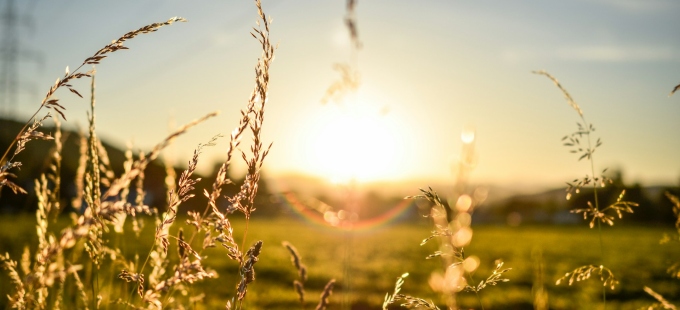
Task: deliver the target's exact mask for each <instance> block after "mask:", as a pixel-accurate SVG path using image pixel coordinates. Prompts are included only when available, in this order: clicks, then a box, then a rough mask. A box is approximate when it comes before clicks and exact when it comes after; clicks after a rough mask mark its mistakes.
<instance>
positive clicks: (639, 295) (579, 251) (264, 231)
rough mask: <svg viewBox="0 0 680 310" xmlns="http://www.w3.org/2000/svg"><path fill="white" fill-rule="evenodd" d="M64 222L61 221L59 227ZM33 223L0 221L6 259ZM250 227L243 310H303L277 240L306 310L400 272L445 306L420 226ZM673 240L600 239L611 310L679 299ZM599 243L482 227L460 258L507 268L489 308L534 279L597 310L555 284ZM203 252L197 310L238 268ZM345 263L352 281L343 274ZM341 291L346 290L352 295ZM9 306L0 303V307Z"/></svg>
mask: <svg viewBox="0 0 680 310" xmlns="http://www.w3.org/2000/svg"><path fill="white" fill-rule="evenodd" d="M65 222H66V221H65V219H64V220H63V221H62V224H65ZM34 224H35V219H34V218H32V217H28V216H24V217H19V218H11V217H3V218H2V219H0V227H2V228H3V229H2V230H0V248H2V249H6V250H7V251H8V252H9V253H10V255H11V256H12V257H20V256H21V252H22V251H23V246H24V244H30V245H31V247H32V248H35V247H36V246H37V244H36V242H35V238H34V234H35V229H34ZM250 225H251V231H252V234H251V235H250V236H251V237H252V238H253V239H259V240H262V241H263V242H264V246H265V249H264V250H263V253H262V259H261V260H260V261H259V262H258V265H257V267H258V269H257V273H256V274H257V278H256V279H257V280H256V281H255V282H254V283H253V285H252V286H250V287H249V291H248V295H249V298H248V299H246V303H245V304H244V307H245V308H246V309H301V306H300V302H299V301H298V300H297V295H296V293H295V291H294V288H293V284H292V283H293V280H294V279H295V278H296V271H295V268H294V266H293V264H291V259H290V255H289V253H288V251H287V250H286V249H285V248H284V247H283V246H281V243H282V242H283V241H289V242H290V243H292V244H293V245H295V246H296V247H297V249H298V251H299V253H300V255H301V258H302V261H303V262H304V263H305V264H306V265H307V268H308V276H309V279H308V280H307V282H306V284H305V290H306V292H307V300H308V301H307V302H306V303H307V308H310V307H314V305H316V303H317V302H318V298H319V295H320V294H321V291H322V290H323V287H324V285H325V283H326V282H327V281H328V279H330V278H335V279H336V281H337V284H336V287H335V289H334V293H333V295H332V296H331V304H330V306H329V307H328V309H380V308H381V305H382V303H383V299H384V296H385V293H387V292H391V291H392V290H393V287H394V281H395V279H396V277H397V276H399V275H401V274H402V273H404V272H409V273H410V276H409V277H408V278H406V283H405V284H404V286H403V288H402V291H403V293H405V294H410V295H414V296H419V297H421V298H424V299H428V300H429V299H431V300H432V301H434V302H435V303H437V304H438V305H439V306H440V307H442V306H443V304H444V301H443V299H441V297H440V296H439V295H437V294H435V293H433V291H432V290H431V289H430V287H429V285H428V279H429V278H430V276H431V273H432V272H435V271H439V272H441V270H442V264H441V262H440V261H439V260H436V259H430V260H426V259H425V257H426V256H427V255H429V254H430V253H431V252H433V251H434V250H436V246H434V245H428V244H426V245H425V246H422V247H421V246H419V244H420V242H421V241H422V239H424V238H425V237H427V236H428V235H429V233H430V230H431V227H430V225H429V224H427V223H422V224H396V225H388V226H383V227H376V228H374V229H373V230H369V231H360V232H355V233H353V234H351V235H350V234H348V233H347V232H346V231H343V230H338V229H332V228H330V227H322V226H319V225H315V224H310V223H307V222H304V221H300V220H298V219H271V220H254V221H252V222H251V223H250ZM243 226H244V221H242V220H235V221H233V227H234V230H235V231H242V230H243V228H244V227H243ZM129 231H131V230H129ZM671 232H672V228H670V227H668V228H663V227H640V226H636V227H616V228H613V229H611V230H610V231H608V232H607V233H606V234H605V241H606V244H607V245H608V248H607V250H608V253H617V255H614V254H612V255H611V256H610V257H608V258H607V259H608V262H609V266H610V268H611V269H613V270H615V271H616V273H617V276H619V277H620V278H621V284H620V286H618V287H617V288H616V289H615V290H614V291H612V292H610V293H609V295H608V308H609V309H640V308H642V307H645V306H648V305H650V304H652V303H653V300H652V298H651V297H650V296H649V295H647V294H645V293H644V292H643V291H642V287H643V286H649V287H652V288H653V289H654V290H655V291H657V292H659V293H661V294H663V295H664V296H665V297H666V298H667V299H669V300H671V301H676V302H677V301H678V300H680V295H678V291H680V283H678V281H675V280H673V279H671V278H670V277H669V276H668V275H667V273H666V269H667V268H668V266H669V265H670V263H671V262H672V260H673V258H674V257H678V255H680V249H679V248H677V247H675V246H671V245H668V244H665V245H663V244H660V242H659V240H660V239H661V237H662V236H663V234H668V233H671ZM152 236H153V227H147V228H146V229H145V230H144V232H143V233H142V234H141V235H140V237H139V238H138V237H136V236H135V234H133V233H131V232H128V233H126V234H125V235H121V236H112V237H113V238H112V239H111V240H112V242H114V243H115V242H120V240H127V241H126V242H124V243H121V246H123V247H124V248H125V250H126V252H127V253H138V254H140V255H141V253H143V252H144V251H146V250H148V248H149V247H151V245H152V241H153V238H152ZM236 237H240V236H239V235H238V234H236ZM597 239H598V237H597V234H596V233H595V232H594V231H592V230H589V229H587V228H585V227H573V226H526V227H523V226H520V227H514V228H510V227H502V226H480V227H476V228H475V234H474V237H473V242H472V243H471V245H470V246H469V247H467V248H466V251H467V252H469V253H473V254H474V255H476V256H478V257H479V259H480V261H482V262H493V261H494V260H495V259H499V258H502V259H503V260H504V261H505V262H506V265H508V266H511V267H512V270H511V271H509V272H508V273H507V274H506V276H507V278H509V279H510V281H509V282H507V283H503V284H502V285H499V286H492V287H489V288H488V289H485V290H484V291H483V295H482V300H483V303H484V306H485V308H487V309H533V303H534V297H533V295H532V288H533V287H535V286H537V285H541V283H540V282H539V281H542V285H544V286H545V288H546V290H547V292H548V300H549V308H550V309H597V308H598V307H600V306H601V300H599V297H600V296H599V290H600V286H601V284H600V282H599V280H597V279H590V280H586V281H585V282H584V283H581V284H580V285H574V286H556V285H555V281H556V279H558V278H559V277H561V276H562V275H563V274H564V273H565V272H567V271H569V269H570V267H571V266H576V265H579V264H584V263H587V262H589V261H592V260H593V259H595V258H596V257H597V247H598V246H597V242H598V241H597ZM132 240H134V241H132ZM137 240H138V242H137ZM347 251H349V252H347ZM204 254H205V255H206V256H207V258H206V259H205V262H204V263H205V264H206V265H207V266H211V267H212V268H214V269H215V271H216V272H217V273H218V274H219V275H220V277H219V278H217V279H208V280H206V281H204V282H200V283H198V284H197V285H195V286H194V287H193V290H195V291H198V292H201V293H202V294H205V300H204V301H202V302H200V303H197V304H196V305H195V306H196V307H195V309H215V308H222V307H223V305H224V304H225V303H226V301H227V296H229V295H230V293H231V292H232V290H233V287H234V286H235V285H236V283H237V282H238V278H237V277H235V276H234V275H235V274H236V273H237V270H236V266H235V265H234V264H233V263H232V262H231V261H230V260H229V258H227V257H225V256H224V254H223V253H220V251H206V252H205V253H204ZM130 259H134V256H131V257H130ZM171 259H173V260H174V259H176V256H175V257H171ZM347 264H349V268H350V273H349V275H350V278H349V279H348V278H347V277H346V274H345V271H344V269H345V267H346V265H347ZM536 266H543V271H542V272H539V271H538V270H537V269H536ZM492 267H493V266H492V265H491V264H482V265H481V266H480V268H479V270H478V273H479V274H487V273H488V272H489V271H490V270H491V269H492ZM99 278H100V281H101V284H100V285H102V288H103V289H104V290H106V286H107V285H109V284H108V283H110V281H120V280H118V279H115V275H114V274H111V273H108V272H103V273H102V274H101V275H100V276H99ZM0 279H1V281H0V293H1V294H2V295H7V294H9V293H10V291H11V290H12V287H11V286H10V285H9V279H8V278H7V275H6V274H3V275H2V277H0ZM537 279H542V280H537ZM346 284H349V285H350V291H349V292H347V291H346V287H345V285H346ZM126 291H127V290H126ZM6 301H7V300H6V299H3V301H2V304H3V305H4V307H5V308H6V307H7V304H6ZM458 301H459V305H460V307H461V308H462V309H468V308H477V307H478V304H477V300H476V299H475V297H474V294H472V293H461V294H459V295H458ZM391 309H396V307H393V308H391Z"/></svg>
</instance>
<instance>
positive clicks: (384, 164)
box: [307, 102, 404, 184]
mask: <svg viewBox="0 0 680 310" xmlns="http://www.w3.org/2000/svg"><path fill="white" fill-rule="evenodd" d="M315 127H316V128H315V129H314V130H315V132H314V133H313V134H312V135H313V138H312V141H310V142H312V143H310V144H309V147H310V148H311V149H310V150H309V152H310V153H311V154H313V155H314V156H310V157H308V158H309V159H310V162H309V163H307V164H308V165H309V166H308V167H309V170H310V171H312V172H313V173H314V174H316V175H320V176H322V177H324V178H326V179H328V180H329V181H331V182H333V183H340V184H342V183H348V182H350V181H358V182H367V181H377V180H387V179H390V178H393V177H395V176H397V173H398V172H399V167H398V166H399V163H400V162H401V161H402V158H403V154H404V152H403V148H404V146H403V145H402V143H401V141H400V140H401V139H400V137H402V136H403V135H401V133H402V132H403V130H401V129H400V127H399V126H398V124H397V122H396V120H394V118H392V117H390V115H389V114H388V112H387V110H386V109H385V108H376V107H375V106H371V105H370V104H367V103H363V102H358V103H356V104H354V105H349V104H329V105H327V106H325V109H324V110H323V111H322V113H321V115H319V118H318V119H317V122H316V125H315Z"/></svg>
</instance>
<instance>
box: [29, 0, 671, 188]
mask: <svg viewBox="0 0 680 310" xmlns="http://www.w3.org/2000/svg"><path fill="white" fill-rule="evenodd" d="M18 6H19V7H20V8H22V9H25V8H27V7H28V6H27V5H26V2H21V3H19V5H18ZM263 6H264V9H265V11H266V12H267V13H268V14H269V15H270V16H272V17H273V19H274V23H273V25H272V38H273V40H274V41H276V42H279V43H280V45H279V49H278V50H277V56H276V60H275V62H274V64H273V68H272V81H271V88H270V99H271V101H270V102H269V105H268V107H267V113H268V114H267V117H266V123H265V129H264V130H265V132H264V138H265V140H267V141H274V147H273V149H272V152H271V155H270V157H269V162H267V163H266V164H265V169H266V173H268V174H269V175H272V176H276V175H284V174H288V173H304V174H312V175H317V176H320V177H324V178H329V179H330V178H333V176H332V175H330V174H334V173H338V171H345V172H347V171H354V172H351V173H355V174H356V175H355V176H356V177H359V178H360V179H361V178H364V179H365V180H366V181H369V180H377V179H390V180H396V179H405V178H419V179H426V180H427V179H431V180H450V179H452V175H451V169H450V167H451V165H452V163H453V162H455V161H456V159H457V158H458V155H459V153H460V149H461V142H460V138H459V137H460V133H461V131H462V130H463V128H467V127H474V128H475V130H476V137H477V140H476V151H477V158H478V166H477V168H476V170H475V171H474V174H473V178H474V179H476V180H477V181H479V182H488V183H499V184H509V183H512V184H526V185H534V186H536V185H538V186H544V187H549V186H558V185H559V184H561V183H562V181H566V180H570V179H573V178H575V177H581V176H583V175H585V174H586V173H589V166H588V165H587V164H586V163H584V162H578V161H577V160H576V159H577V158H576V157H574V156H573V155H572V154H569V153H568V150H567V149H566V148H564V147H562V146H561V142H560V139H561V137H563V136H564V135H567V134H569V133H571V132H572V131H574V130H575V129H576V126H575V124H576V122H577V121H578V120H579V119H578V115H577V114H576V113H574V111H573V110H571V108H570V107H569V106H568V105H567V104H566V102H565V101H564V99H563V98H562V96H561V94H560V93H559V91H558V90H557V88H555V87H554V86H553V85H552V84H551V83H550V81H549V80H547V79H546V78H545V77H542V76H537V75H533V74H531V73H530V72H531V71H532V70H540V69H545V70H547V71H548V72H550V73H552V74H553V75H554V76H556V77H557V78H558V79H559V80H560V81H561V82H562V84H563V85H564V86H565V87H566V88H567V89H568V90H569V92H570V93H571V94H572V96H573V97H574V99H575V100H576V102H578V103H579V104H580V106H581V108H582V109H583V111H584V113H585V116H586V118H587V119H588V120H589V121H590V122H592V123H593V124H594V125H595V126H596V128H597V131H596V134H598V136H599V137H601V138H602V140H603V141H604V145H603V146H602V148H601V149H600V150H598V153H597V154H596V158H595V160H596V166H598V170H601V169H603V168H605V167H610V169H612V168H622V169H624V171H625V172H626V177H627V179H628V181H639V182H644V183H647V184H658V183H674V184H677V182H678V180H679V179H680V160H678V158H680V157H679V156H678V154H680V139H678V134H679V133H680V96H678V95H676V96H673V97H670V98H669V97H668V93H669V92H670V90H671V89H672V88H673V86H675V85H677V84H679V83H680V36H678V34H677V31H678V29H680V19H678V18H677V17H678V13H680V2H676V1H670V0H668V1H666V0H645V1H636V0H574V1H552V0H551V1H545V0H543V1H538V0H534V1H532V0H525V1H491V0H483V1H404V0H392V1H359V2H358V6H357V19H358V26H359V36H360V39H361V41H362V42H363V48H362V49H361V50H360V51H359V53H358V58H357V59H358V61H357V64H358V69H359V71H360V73H361V81H362V84H361V86H360V90H359V92H358V93H357V94H356V95H355V96H352V97H351V102H349V103H346V104H327V105H322V104H321V103H320V99H321V97H322V96H323V94H324V92H325V90H326V88H327V87H328V86H329V85H330V84H331V83H332V82H333V81H334V80H335V79H336V78H337V77H338V76H337V73H336V72H335V71H333V69H332V66H333V64H334V63H343V62H348V61H349V56H350V46H349V43H348V39H347V33H346V30H345V28H344V26H343V22H342V19H343V17H344V14H345V12H344V1H339V0H334V1H311V0H288V1H283V0H263ZM30 7H31V9H30V12H29V13H30V14H31V15H32V17H33V21H34V28H33V31H26V32H23V33H24V36H23V37H22V39H23V41H22V44H23V46H24V47H25V48H30V49H33V50H37V51H40V52H41V53H42V54H43V55H44V60H45V61H44V67H41V66H36V65H33V64H31V63H22V65H21V70H22V71H21V78H22V80H25V81H30V82H31V83H33V84H35V85H36V86H37V89H38V90H39V91H38V94H36V95H29V94H26V93H22V95H21V96H20V101H21V102H20V104H21V107H20V113H19V118H21V117H24V118H25V117H28V115H30V112H32V111H33V110H34V109H35V108H36V107H37V105H38V104H39V100H40V98H41V96H40V95H41V94H43V93H44V92H45V91H47V89H48V88H49V86H50V85H51V84H52V83H53V81H54V79H55V78H57V77H58V76H61V75H62V74H63V70H64V68H65V67H66V66H67V65H68V66H70V67H71V68H74V67H76V66H77V65H78V64H80V62H82V60H83V59H84V58H86V57H88V56H89V55H91V54H92V53H94V52H95V51H96V50H98V49H99V48H101V47H102V46H104V45H105V44H107V43H108V42H110V41H111V40H113V39H116V38H117V37H119V36H120V35H122V34H123V33H125V32H127V31H130V30H133V29H136V28H138V27H140V26H142V25H145V24H149V23H151V22H156V21H164V20H166V19H168V18H170V17H172V16H176V15H178V16H182V17H185V18H187V19H188V20H189V22H188V23H184V24H176V25H173V26H171V27H167V28H163V29H161V30H160V31H158V32H157V33H153V34H149V35H144V36H141V37H139V38H135V39H134V40H133V41H130V42H129V43H128V44H127V46H128V47H130V48H131V49H130V50H129V51H123V52H119V53H118V52H117V53H114V54H113V55H111V57H110V59H106V60H105V61H103V62H102V64H101V65H99V66H98V67H97V71H98V75H97V85H98V86H97V102H98V105H97V115H98V130H99V133H100V135H101V136H102V137H104V138H107V139H110V140H111V141H113V142H114V143H116V144H118V145H121V146H123V145H125V143H126V142H127V141H134V145H135V146H136V147H139V148H143V149H146V148H149V147H151V146H152V145H154V144H155V143H156V142H158V141H160V140H161V139H163V137H164V136H165V135H166V134H167V133H168V131H169V129H168V123H169V121H170V120H171V119H173V120H174V122H175V123H176V124H177V125H179V124H182V123H186V122H189V121H190V120H192V119H195V118H198V117H200V116H202V115H203V114H206V113H208V112H211V111H214V110H220V111H221V112H222V114H221V115H220V116H219V117H218V118H216V119H214V120H211V121H209V122H207V123H206V124H204V125H202V126H200V127H198V128H196V129H195V130H193V131H192V132H191V133H190V134H188V135H187V136H186V137H183V138H182V139H180V140H179V141H178V144H177V145H176V146H175V147H174V148H172V149H171V152H172V154H174V155H173V157H174V158H176V160H177V161H178V162H184V161H186V160H187V159H188V158H189V156H190V155H191V152H192V150H193V148H194V147H195V146H196V144H198V143H201V142H205V141H207V140H208V139H209V138H210V137H212V136H213V135H214V134H217V133H223V134H228V133H229V132H230V131H231V130H232V128H233V127H234V126H235V125H236V123H237V119H238V110H239V109H240V108H241V107H243V106H244V105H245V102H246V100H247V98H248V95H249V94H250V91H251V90H252V87H253V77H254V76H253V74H254V73H253V67H254V65H255V62H256V60H257V57H258V56H259V51H258V45H257V42H256V41H254V40H253V39H252V38H251V37H250V35H249V34H248V32H249V29H250V28H251V27H252V26H254V25H255V20H256V11H255V7H254V5H253V4H252V2H251V1H201V2H191V3H190V2H186V1H174V0H172V1H115V2H113V1H109V2H104V1H85V0H72V1H45V0H41V1H38V0H37V1H34V2H33V4H32V5H31V6H30ZM76 87H78V89H80V90H81V92H83V93H86V92H87V89H88V87H87V85H86V83H78V84H77V85H76ZM57 97H59V98H61V99H62V103H63V104H65V105H66V107H67V109H68V110H67V117H69V122H68V123H69V124H70V125H71V126H74V125H75V124H80V125H81V126H83V125H84V124H85V110H86V107H87V101H86V100H80V99H78V98H76V97H74V96H71V95H70V94H67V93H65V92H64V93H60V94H58V96H57ZM357 115H359V117H358V119H352V117H356V116H357ZM348 117H349V118H348ZM363 123H371V124H373V125H359V124H363ZM343 126H346V127H343ZM361 126H374V127H361ZM343 128H344V129H343ZM371 128H372V129H371ZM367 131H371V132H372V133H371V134H365V135H364V134H361V132H367ZM342 132H346V133H347V135H348V136H349V138H348V139H346V140H347V141H345V139H344V138H343V137H342V135H341V134H340V133H342ZM352 135H357V136H358V137H357V138H356V139H354V138H353V136H352ZM362 139H367V140H362ZM328 140H331V141H334V140H342V141H341V142H338V143H335V144H333V143H331V144H329V143H327V141H328ZM324 141H326V142H324ZM352 141H354V142H352ZM370 141H376V142H377V141H380V143H371V142H370ZM352 143H355V144H352ZM225 148H226V141H223V142H222V143H221V144H219V145H218V146H217V147H214V148H213V149H212V150H210V151H209V152H206V154H205V155H204V156H205V157H204V158H205V160H204V162H202V164H203V165H204V167H203V168H202V169H204V170H206V169H209V168H210V167H212V161H214V160H218V159H219V158H220V156H221V154H222V153H223V151H224V149H225ZM331 149H332V150H335V151H333V152H332V153H334V154H337V153H341V154H344V155H343V156H344V157H345V158H352V159H351V160H341V159H340V158H339V157H333V155H330V154H329V151H328V150H331ZM348 150H349V151H348ZM357 154H359V155H357ZM348 165H349V166H352V167H361V168H360V169H356V170H353V169H352V168H351V167H350V168H345V167H349V166H348ZM371 167H373V168H375V169H376V170H375V171H372V172H371V171H370V170H371V169H373V168H371ZM362 171H363V172H362ZM367 171H368V172H371V173H368V172H367ZM364 172H367V173H364Z"/></svg>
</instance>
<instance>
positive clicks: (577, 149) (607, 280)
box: [532, 70, 638, 309]
mask: <svg viewBox="0 0 680 310" xmlns="http://www.w3.org/2000/svg"><path fill="white" fill-rule="evenodd" d="M532 73H534V74H538V75H543V76H545V77H547V78H548V79H550V80H551V81H552V82H553V84H555V86H556V87H557V88H558V89H559V90H560V91H561V92H562V95H563V96H564V98H565V99H566V100H567V103H568V104H569V106H571V107H572V109H574V110H575V111H576V113H578V115H579V118H580V119H581V121H580V122H578V123H577V126H578V129H577V130H576V131H575V132H573V133H572V134H571V135H567V136H565V137H563V138H562V141H564V146H567V147H569V148H571V150H570V152H571V153H575V154H578V155H579V158H578V160H579V161H580V160H583V159H587V160H588V161H589V162H590V173H591V176H592V177H591V176H589V175H586V176H585V177H584V178H583V179H575V180H574V181H572V182H567V189H566V190H567V200H568V199H570V198H571V197H572V195H573V194H574V193H579V192H580V191H581V189H582V188H584V187H586V186H590V187H591V188H592V190H593V201H594V204H593V203H591V202H590V201H588V206H587V207H585V208H580V209H575V210H572V211H571V212H572V213H576V214H582V215H583V218H584V219H585V220H588V218H590V224H589V225H590V228H593V227H594V225H595V223H597V231H598V237H599V245H600V253H599V256H600V262H599V265H586V266H581V267H579V268H576V269H575V270H574V271H571V272H568V273H567V274H565V275H564V276H563V277H562V278H560V279H559V280H557V284H560V283H561V282H562V281H563V280H565V279H569V285H571V284H572V283H573V282H574V281H581V280H585V279H588V278H590V276H591V274H593V273H597V274H598V275H599V276H600V281H602V282H603V283H602V284H603V285H602V306H603V308H604V309H606V307H607V290H606V289H607V287H609V288H610V289H612V290H613V289H614V288H615V286H616V285H617V284H618V283H619V281H618V280H617V279H616V277H615V276H614V273H613V272H612V271H611V270H610V269H609V268H607V267H605V249H604V241H603V237H602V223H606V224H609V225H610V226H611V225H614V216H613V215H610V214H608V212H613V213H615V214H616V215H617V216H618V218H621V217H622V213H624V212H626V213H633V209H632V208H631V207H635V206H638V204H637V203H634V202H629V201H624V200H623V197H624V194H625V190H624V191H622V192H621V194H620V195H619V197H618V199H617V200H616V202H614V203H613V204H611V205H609V206H607V207H604V208H603V207H601V205H600V200H599V197H598V188H600V187H605V186H606V184H611V183H612V180H611V179H609V178H607V177H606V176H604V173H605V172H606V171H607V169H604V170H603V171H602V174H601V176H599V177H597V176H596V174H595V159H594V156H593V154H594V153H595V150H597V148H598V147H600V146H601V145H602V141H601V140H600V139H599V138H598V139H597V140H596V141H595V142H594V143H593V141H592V140H593V137H592V136H593V132H594V131H595V127H594V126H593V124H592V123H589V122H588V121H586V119H585V116H584V115H583V111H582V110H581V107H580V106H579V105H578V104H577V103H576V101H574V99H573V98H572V97H571V95H570V94H569V92H567V90H566V89H565V88H564V87H563V86H562V84H560V82H559V81H558V80H557V79H556V78H555V77H553V76H552V75H550V74H549V73H548V72H546V71H543V70H541V71H533V72H532ZM583 136H585V138H586V143H585V145H584V146H582V141H581V139H582V138H583Z"/></svg>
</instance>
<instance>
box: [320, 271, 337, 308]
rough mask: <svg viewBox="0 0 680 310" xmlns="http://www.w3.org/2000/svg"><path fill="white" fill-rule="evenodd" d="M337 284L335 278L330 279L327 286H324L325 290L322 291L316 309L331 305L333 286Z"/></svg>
mask: <svg viewBox="0 0 680 310" xmlns="http://www.w3.org/2000/svg"><path fill="white" fill-rule="evenodd" d="M334 286H335V279H331V280H330V281H328V283H327V284H326V286H325V287H324V288H323V291H322V292H321V296H320V298H319V304H318V305H316V310H324V309H326V307H328V305H330V297H331V295H332V294H333V287H334Z"/></svg>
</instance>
